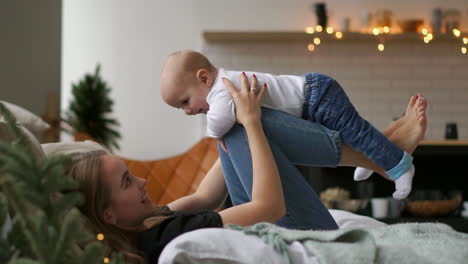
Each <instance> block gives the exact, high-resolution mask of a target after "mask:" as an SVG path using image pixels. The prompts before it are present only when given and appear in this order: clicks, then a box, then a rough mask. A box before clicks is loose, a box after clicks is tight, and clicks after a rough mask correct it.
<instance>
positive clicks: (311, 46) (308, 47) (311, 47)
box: [307, 44, 315, 51]
mask: <svg viewBox="0 0 468 264" xmlns="http://www.w3.org/2000/svg"><path fill="white" fill-rule="evenodd" d="M307 49H308V50H309V51H314V50H315V45H314V44H309V45H307Z"/></svg>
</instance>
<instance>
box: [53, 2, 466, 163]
mask: <svg viewBox="0 0 468 264" xmlns="http://www.w3.org/2000/svg"><path fill="white" fill-rule="evenodd" d="M326 2H327V5H328V9H329V11H330V13H331V17H330V20H331V21H330V25H331V26H335V27H337V26H338V25H339V23H340V22H339V21H340V20H341V18H342V17H343V16H349V17H351V18H352V22H351V26H352V28H354V29H357V28H358V26H359V22H358V20H359V16H360V14H361V12H362V10H369V11H375V10H376V9H377V8H382V7H389V8H390V9H392V10H393V11H394V12H395V16H396V18H397V19H401V18H425V19H429V15H430V13H431V10H432V9H433V8H434V7H444V8H447V7H456V8H459V9H461V10H462V11H463V16H464V19H465V20H463V24H462V25H463V28H468V26H467V21H466V20H467V19H466V16H467V12H468V10H467V9H468V1H467V0H412V1H407V0H394V1H391V2H389V1H383V0H355V1H339V0H330V1H326ZM313 3H314V1H306V0H288V1H284V0H269V1H267V0H256V1H248V0H237V1H213V0H196V1H195V0H193V1H182V0H171V1H150V0H100V1H94V0H80V1H74V0H64V1H63V24H62V27H63V33H62V34H63V35H62V36H63V42H62V45H63V46H62V50H63V54H62V102H61V105H62V109H65V108H66V107H67V104H68V101H69V98H70V89H71V83H72V82H76V81H77V80H78V79H79V78H80V77H81V76H82V75H83V74H84V73H85V72H90V71H92V70H93V69H94V67H95V64H96V63H97V62H100V63H101V64H102V74H103V77H104V78H105V79H106V80H107V81H108V83H109V84H110V85H111V86H112V88H113V93H112V97H113V98H114V100H115V115H116V116H117V117H118V119H119V120H120V122H121V123H122V127H121V132H122V134H123V136H124V138H123V140H122V142H121V147H122V150H121V154H122V155H123V156H126V157H132V158H143V159H155V158H162V157H167V156H171V155H174V154H177V153H180V152H183V151H184V150H186V149H187V148H189V147H190V146H191V145H193V144H194V143H195V142H196V141H198V140H199V139H200V138H202V137H203V135H204V128H203V122H202V118H203V116H202V117H186V116H184V115H183V113H182V111H178V110H176V109H171V108H170V107H168V106H166V105H165V104H164V103H163V101H162V100H161V99H160V98H159V88H158V84H159V72H160V69H161V64H162V62H163V60H164V58H165V56H166V55H167V54H169V53H171V52H172V51H175V50H178V49H187V48H188V49H194V50H199V51H200V50H201V49H202V43H203V39H202V37H201V34H202V32H203V31H204V30H302V29H303V28H304V27H306V26H309V25H315V21H316V20H315V16H314V13H313V9H312V4H313Z"/></svg>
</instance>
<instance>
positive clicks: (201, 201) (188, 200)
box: [167, 158, 227, 211]
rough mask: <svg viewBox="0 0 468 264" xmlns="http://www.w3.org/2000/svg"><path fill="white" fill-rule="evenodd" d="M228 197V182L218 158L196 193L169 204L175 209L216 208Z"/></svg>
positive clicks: (196, 209)
mask: <svg viewBox="0 0 468 264" xmlns="http://www.w3.org/2000/svg"><path fill="white" fill-rule="evenodd" d="M226 197H227V187H226V182H225V181H224V175H223V169H222V168H221V161H220V160H219V158H218V159H217V160H216V162H215V163H214V164H213V166H212V167H211V169H210V170H209V171H208V173H207V174H206V176H205V178H203V180H202V182H201V183H200V185H199V186H198V188H197V191H196V192H195V193H193V194H191V195H188V196H185V197H182V198H179V199H177V200H175V201H173V202H171V203H169V204H168V205H167V206H169V208H171V210H173V211H198V210H215V209H218V208H219V207H220V206H221V205H222V204H223V203H224V201H225V200H226Z"/></svg>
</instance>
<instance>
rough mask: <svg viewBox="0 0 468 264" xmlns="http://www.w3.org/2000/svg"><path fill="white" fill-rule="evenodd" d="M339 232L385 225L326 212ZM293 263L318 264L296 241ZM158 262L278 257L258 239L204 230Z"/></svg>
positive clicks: (229, 262)
mask: <svg viewBox="0 0 468 264" xmlns="http://www.w3.org/2000/svg"><path fill="white" fill-rule="evenodd" d="M330 213H331V215H332V216H333V218H334V219H335V221H336V222H337V224H338V226H339V227H340V229H343V228H357V227H358V228H359V227H365V228H373V227H379V226H383V225H386V224H385V223H382V222H379V221H377V220H375V219H373V218H370V217H366V216H361V215H356V214H353V213H350V212H346V211H341V210H330ZM289 252H290V255H292V256H293V263H307V264H309V263H310V264H315V263H317V264H319V263H318V261H317V259H316V258H315V257H314V256H311V255H308V254H307V253H306V251H305V250H304V248H303V246H302V244H301V243H299V242H294V243H293V244H291V245H290V246H289ZM159 263H161V264H169V263H221V264H234V263H235V264H244V263H255V264H263V263H264V264H277V263H278V264H280V263H284V261H283V259H282V257H281V255H280V254H278V253H277V252H276V251H275V250H274V249H273V248H272V247H270V246H269V245H267V244H265V243H264V242H263V241H262V240H261V239H260V238H258V237H255V236H248V235H245V234H244V233H242V232H240V231H235V230H230V229H221V228H206V229H199V230H196V231H192V232H188V233H186V234H183V235H181V236H179V237H177V238H176V239H174V240H173V241H172V242H171V243H169V245H167V246H166V248H165V249H164V250H163V252H162V254H161V257H160V258H159Z"/></svg>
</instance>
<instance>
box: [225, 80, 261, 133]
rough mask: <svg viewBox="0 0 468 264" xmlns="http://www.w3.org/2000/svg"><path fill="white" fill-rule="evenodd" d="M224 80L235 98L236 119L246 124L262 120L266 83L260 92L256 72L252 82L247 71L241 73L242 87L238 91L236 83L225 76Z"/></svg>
mask: <svg viewBox="0 0 468 264" xmlns="http://www.w3.org/2000/svg"><path fill="white" fill-rule="evenodd" d="M223 82H224V84H225V85H226V87H227V88H228V89H229V92H230V93H231V95H232V98H233V99H234V104H235V105H236V120H237V122H238V123H241V124H243V125H244V126H245V125H247V124H248V123H250V122H257V123H258V122H260V117H261V113H262V112H261V108H260V106H261V102H262V97H263V94H264V93H265V89H266V84H264V85H263V86H262V88H261V89H260V92H258V91H257V77H256V76H255V74H254V75H253V76H252V82H251V83H250V84H249V80H248V79H247V76H246V75H245V73H242V74H241V85H242V87H241V89H240V91H238V90H237V89H236V88H235V87H234V84H233V83H232V82H231V81H230V80H228V79H226V78H223Z"/></svg>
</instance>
